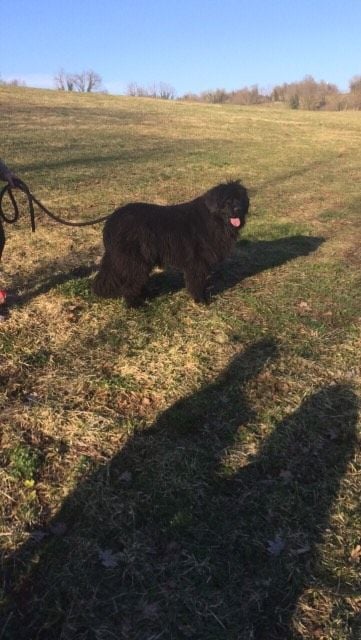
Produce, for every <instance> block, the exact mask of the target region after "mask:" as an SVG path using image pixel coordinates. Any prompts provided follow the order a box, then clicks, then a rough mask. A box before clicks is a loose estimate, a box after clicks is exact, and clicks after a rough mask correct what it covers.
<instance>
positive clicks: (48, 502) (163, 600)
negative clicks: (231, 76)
mask: <svg viewBox="0 0 361 640" xmlns="http://www.w3.org/2000/svg"><path fill="white" fill-rule="evenodd" d="M0 127H1V139H2V146H1V156H2V157H3V159H4V160H6V162H7V163H8V164H9V165H10V166H11V167H12V168H13V169H14V170H15V171H16V172H17V173H18V175H19V176H21V177H22V178H23V179H24V180H25V181H26V182H27V183H28V184H29V186H30V187H31V189H32V191H33V192H34V193H35V194H36V195H37V197H38V198H40V200H42V201H43V202H44V204H45V205H46V206H47V207H48V208H50V209H51V210H53V211H55V212H56V213H58V214H59V215H61V216H63V217H65V218H68V219H79V220H81V219H82V220H85V219H87V218H92V217H96V216H99V215H102V214H106V213H108V212H109V213H110V212H111V211H112V210H113V209H114V208H115V207H116V206H118V205H119V204H122V203H126V202H128V201H134V200H148V201H155V202H159V203H166V202H178V201H182V200H187V199H191V198H193V197H195V196H196V195H198V194H199V193H201V192H202V191H204V190H206V189H207V188H209V187H210V186H213V185H214V184H217V183H218V182H221V181H223V180H225V179H230V178H232V179H234V178H238V177H239V178H241V179H242V181H243V182H244V184H245V185H246V186H247V187H248V188H249V190H250V195H251V209H250V216H249V221H248V225H247V227H246V229H245V230H244V232H243V233H242V235H241V237H240V241H239V243H238V245H237V249H236V251H235V253H234V255H233V256H232V257H231V258H230V259H229V260H228V261H227V262H226V263H225V264H224V265H221V266H220V267H219V268H218V269H217V271H216V272H215V273H214V275H213V276H212V278H211V280H210V283H209V284H210V291H211V295H212V302H211V304H210V305H209V306H207V307H202V306H197V305H195V304H194V303H193V302H192V300H191V299H190V298H189V296H188V295H187V293H186V292H185V290H184V287H183V281H182V277H181V276H180V275H179V274H174V273H170V274H168V273H161V272H159V273H155V274H154V275H153V276H152V279H151V283H150V287H149V299H148V300H147V302H146V305H145V306H144V308H142V309H138V310H128V309H126V308H125V306H124V304H123V301H122V300H110V301H104V300H99V299H97V298H96V297H95V296H93V295H92V293H91V279H92V277H93V274H94V271H95V269H96V265H97V262H98V261H99V258H100V256H101V253H102V244H101V227H100V226H98V227H86V228H83V229H73V228H72V229H69V228H67V227H63V226H60V225H57V224H55V223H53V222H51V221H50V220H49V219H47V218H45V217H44V216H43V215H41V214H39V215H38V216H37V230H36V233H35V234H31V232H30V230H29V229H30V227H29V222H28V218H27V216H26V210H25V208H24V206H23V209H22V217H21V220H20V221H19V222H18V223H17V224H16V225H12V226H10V225H7V226H6V233H7V236H8V241H7V245H6V249H5V251H4V255H3V261H2V266H1V271H0V278H1V280H0V284H1V285H2V286H6V287H7V288H8V289H9V290H10V291H11V292H12V293H13V305H12V308H11V313H10V316H9V318H8V319H7V320H6V322H3V323H1V325H0V421H1V428H0V439H1V451H0V493H1V496H0V498H1V499H0V542H1V550H2V551H1V575H2V578H1V582H0V608H1V613H0V639H1V640H22V639H24V640H25V639H26V640H35V639H36V640H60V639H61V640H113V639H118V638H119V639H124V640H156V639H160V638H162V639H164V640H178V639H179V640H183V639H194V640H201V639H202V640H203V639H204V640H252V639H253V640H263V639H264V640H274V639H278V640H287V639H288V638H289V639H298V640H300V639H304V640H309V639H313V638H315V639H316V638H317V640H320V639H321V640H322V639H324V640H326V639H327V640H330V639H332V640H346V639H351V640H357V639H358V638H360V637H361V636H360V634H361V618H360V611H361V594H360V579H359V569H360V559H361V549H360V544H361V539H360V521H361V514H360V451H359V442H360V417H359V409H360V391H361V368H360V347H361V331H360V326H361V323H360V320H361V276H360V264H361V257H360V241H361V230H360V211H361V186H360V171H361V115H360V114H359V113H351V112H343V113H313V112H309V113H307V112H297V111H291V110H286V109H283V108H277V107H268V106H267V107H252V108H251V107H250V108H246V107H242V108H241V107H237V106H231V105H226V106H218V105H201V104H194V105H192V104H187V103H181V102H162V101H154V100H150V99H133V98H124V97H114V96H106V95H80V94H74V95H73V94H71V95H70V94H66V93H62V92H52V91H40V90H32V89H16V88H8V87H0Z"/></svg>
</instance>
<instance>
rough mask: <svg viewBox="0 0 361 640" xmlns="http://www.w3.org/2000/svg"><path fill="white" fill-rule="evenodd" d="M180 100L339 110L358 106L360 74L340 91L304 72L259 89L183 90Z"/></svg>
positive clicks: (333, 85) (332, 85) (360, 85)
mask: <svg viewBox="0 0 361 640" xmlns="http://www.w3.org/2000/svg"><path fill="white" fill-rule="evenodd" d="M182 99H183V100H193V101H198V102H210V103H214V104H217V103H218V104H222V103H230V104H240V105H254V104H265V103H272V102H273V103H279V102H282V103H285V104H286V105H288V106H289V107H290V108H291V109H307V110H312V111H314V110H319V109H327V110H332V111H342V110H344V109H357V110H361V76H355V77H354V78H352V80H350V83H349V90H348V92H345V93H343V92H341V91H340V90H339V89H338V87H337V86H336V85H335V84H331V83H329V82H324V81H323V80H322V81H321V82H317V81H316V80H315V79H314V78H313V77H312V76H306V77H305V78H304V79H303V80H301V81H299V82H290V83H287V82H285V83H283V84H281V85H276V86H275V87H273V89H272V90H271V91H269V92H268V93H267V92H262V91H260V90H259V88H258V86H257V85H253V86H251V87H244V88H242V89H238V90H236V91H226V90H225V89H215V90H212V91H204V92H202V93H200V94H186V95H184V96H183V98H182Z"/></svg>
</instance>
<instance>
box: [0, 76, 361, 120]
mask: <svg viewBox="0 0 361 640" xmlns="http://www.w3.org/2000/svg"><path fill="white" fill-rule="evenodd" d="M1 84H2V85H9V86H26V85H25V82H23V81H21V80H16V79H14V80H10V81H6V82H5V81H4V80H1V77H0V85H1ZM54 86H55V88H56V89H57V90H59V91H70V92H71V91H74V92H75V91H78V92H81V93H92V92H99V91H101V92H103V93H107V91H106V89H104V88H103V80H102V77H101V76H100V75H99V74H98V73H97V72H96V71H94V70H92V69H89V70H86V71H81V72H80V73H78V72H77V73H69V72H67V71H64V69H61V70H60V71H59V72H58V73H57V74H56V75H55V76H54ZM125 93H126V95H129V96H135V97H138V98H142V97H146V98H159V99H161V100H175V99H178V100H189V101H195V102H208V103H213V104H225V103H229V104H239V105H257V104H265V103H280V102H281V103H284V104H286V105H287V106H288V107H290V108H291V109H307V110H320V109H327V110H333V111H342V110H344V109H357V110H361V75H359V76H354V77H353V78H352V79H351V80H350V82H349V89H348V91H347V92H341V91H340V90H339V89H338V87H337V86H336V85H335V84H331V83H329V82H324V81H323V80H322V81H320V82H317V81H316V80H315V79H314V78H313V77H312V76H310V75H308V76H305V78H303V80H301V81H299V82H290V83H287V82H284V83H283V84H280V85H276V86H275V87H273V89H272V90H271V91H269V92H264V91H261V90H260V89H259V87H258V85H252V86H251V87H243V88H242V89H237V90H234V91H226V90H225V89H214V90H209V91H203V92H201V93H198V94H197V93H187V94H184V95H182V96H179V97H177V95H176V91H175V89H174V87H172V85H170V84H167V83H165V82H158V83H153V84H151V85H149V86H148V87H145V86H142V85H140V84H139V83H137V82H132V83H130V84H128V86H127V88H126V92H125Z"/></svg>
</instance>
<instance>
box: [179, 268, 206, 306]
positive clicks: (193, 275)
mask: <svg viewBox="0 0 361 640" xmlns="http://www.w3.org/2000/svg"><path fill="white" fill-rule="evenodd" d="M207 278H208V269H207V268H206V267H203V268H199V266H198V268H197V269H194V268H193V269H189V270H187V271H185V273H184V279H185V283H186V287H187V289H188V291H189V293H190V295H191V296H192V298H193V300H194V302H197V303H203V304H208V302H209V296H208V295H207V290H206V283H207Z"/></svg>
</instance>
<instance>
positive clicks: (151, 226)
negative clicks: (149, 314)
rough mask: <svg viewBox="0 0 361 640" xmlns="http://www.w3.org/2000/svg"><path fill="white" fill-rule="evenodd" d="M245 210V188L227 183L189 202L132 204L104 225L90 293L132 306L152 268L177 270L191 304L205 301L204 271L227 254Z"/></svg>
mask: <svg viewBox="0 0 361 640" xmlns="http://www.w3.org/2000/svg"><path fill="white" fill-rule="evenodd" d="M248 207H249V199H248V194H247V189H246V188H245V187H244V186H242V184H241V183H240V182H239V181H233V182H228V183H225V184H219V185H217V186H216V187H213V188H212V189H210V190H209V191H207V192H206V193H204V194H203V195H201V196H199V197H198V198H195V200H191V201H190V202H184V203H181V204H175V205H165V206H162V205H158V204H148V203H144V202H135V203H130V204H127V205H125V206H124V207H120V208H119V209H116V210H115V211H114V212H113V213H112V214H111V215H110V216H109V218H108V220H107V221H106V223H105V225H104V230H103V240H104V248H105V252H104V255H103V258H102V261H101V264H100V269H99V271H98V273H97V275H96V277H95V279H94V285H93V287H94V292H95V293H96V294H97V295H98V296H101V297H105V298H107V297H118V296H123V297H124V299H125V301H126V303H127V304H128V306H138V305H139V304H141V302H142V300H143V298H144V289H145V285H146V283H147V281H148V278H149V275H150V273H151V271H152V269H153V268H154V267H157V266H158V267H161V268H166V267H171V268H174V269H177V270H180V271H183V273H184V277H185V283H186V287H187V289H188V291H189V293H190V295H191V296H192V297H193V299H194V300H195V302H207V296H206V281H207V278H208V275H209V273H210V270H211V268H212V267H213V266H214V265H216V264H217V263H219V262H221V261H222V260H223V259H224V258H226V257H227V256H228V255H229V254H230V252H231V250H232V249H233V247H234V245H235V243H236V240H237V237H238V232H239V230H240V229H241V228H242V227H243V226H244V224H245V221H246V215H247V212H248Z"/></svg>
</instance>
